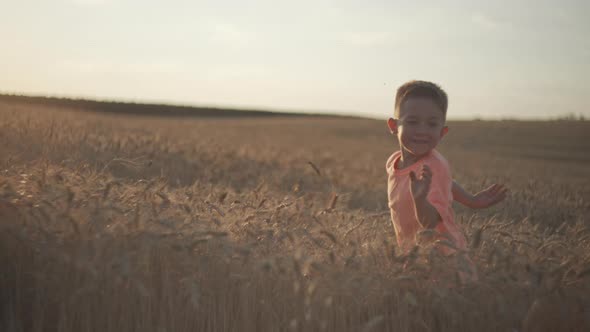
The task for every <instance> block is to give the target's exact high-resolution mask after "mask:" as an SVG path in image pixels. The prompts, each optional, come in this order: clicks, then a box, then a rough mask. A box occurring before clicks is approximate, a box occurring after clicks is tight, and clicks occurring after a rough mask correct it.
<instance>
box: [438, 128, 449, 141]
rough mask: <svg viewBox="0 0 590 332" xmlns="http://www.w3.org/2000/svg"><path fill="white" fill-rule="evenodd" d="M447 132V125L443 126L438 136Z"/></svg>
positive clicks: (441, 136)
mask: <svg viewBox="0 0 590 332" xmlns="http://www.w3.org/2000/svg"><path fill="white" fill-rule="evenodd" d="M448 132H449V127H447V126H444V127H443V129H441V131H440V138H443V137H444V136H445V135H446V134H447V133H448Z"/></svg>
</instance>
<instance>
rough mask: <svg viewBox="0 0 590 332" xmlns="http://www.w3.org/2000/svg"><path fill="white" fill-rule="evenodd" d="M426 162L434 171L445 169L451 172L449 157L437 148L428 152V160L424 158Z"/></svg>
mask: <svg viewBox="0 0 590 332" xmlns="http://www.w3.org/2000/svg"><path fill="white" fill-rule="evenodd" d="M424 163H425V164H427V165H428V166H430V168H431V169H432V170H433V171H435V170H436V171H445V172H446V173H449V174H450V172H451V166H450V165H449V162H448V161H447V159H446V158H445V157H444V156H443V155H442V154H441V153H440V152H438V151H436V150H432V151H431V152H430V153H429V154H428V156H427V157H426V160H424Z"/></svg>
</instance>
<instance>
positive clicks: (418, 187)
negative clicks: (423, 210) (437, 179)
mask: <svg viewBox="0 0 590 332" xmlns="http://www.w3.org/2000/svg"><path fill="white" fill-rule="evenodd" d="M431 180H432V171H431V170H430V167H428V165H423V166H422V169H421V170H420V178H418V177H416V173H414V172H410V192H411V193H412V197H414V200H418V199H425V198H426V196H428V192H429V191H430V182H431Z"/></svg>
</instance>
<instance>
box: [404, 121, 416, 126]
mask: <svg viewBox="0 0 590 332" xmlns="http://www.w3.org/2000/svg"><path fill="white" fill-rule="evenodd" d="M406 123H407V124H409V125H415V124H416V123H418V121H416V120H408V121H406Z"/></svg>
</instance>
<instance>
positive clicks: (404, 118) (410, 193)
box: [386, 81, 506, 255]
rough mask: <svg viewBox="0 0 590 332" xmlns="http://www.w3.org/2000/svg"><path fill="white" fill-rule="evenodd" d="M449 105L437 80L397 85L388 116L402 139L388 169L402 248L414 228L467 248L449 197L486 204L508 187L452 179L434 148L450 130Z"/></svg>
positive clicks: (443, 248) (391, 204)
mask: <svg viewBox="0 0 590 332" xmlns="http://www.w3.org/2000/svg"><path fill="white" fill-rule="evenodd" d="M447 105H448V99H447V94H446V93H445V92H444V91H443V90H442V89H441V88H440V87H439V86H438V85H436V84H434V83H431V82H426V81H410V82H407V83H405V84H403V85H402V86H401V87H399V89H398V90H397V93H396V96H395V111H394V118H390V119H389V120H388V121H387V125H388V127H389V129H390V131H391V133H392V134H395V135H396V136H397V138H398V140H399V145H400V150H399V151H397V152H395V153H393V154H392V155H391V157H389V160H387V163H386V169H387V173H388V181H387V192H388V199H389V208H390V211H391V220H392V223H393V227H394V229H395V235H396V238H397V242H398V245H399V247H400V249H401V250H402V251H403V252H408V251H409V250H410V249H411V248H412V247H413V246H414V245H415V244H416V234H417V233H418V232H420V231H422V230H425V229H433V230H436V231H437V232H438V233H439V234H440V236H439V237H438V238H439V239H443V240H448V241H451V245H452V246H454V247H456V248H458V249H459V250H463V249H466V248H467V241H466V240H465V236H464V235H463V233H462V232H461V230H460V229H459V227H458V226H457V225H456V224H455V220H454V213H453V208H452V203H453V199H455V200H457V201H458V202H460V203H462V204H464V205H466V206H469V207H472V208H484V207H488V206H491V205H493V204H496V203H498V202H500V201H501V200H502V199H504V197H505V194H506V188H504V187H503V186H500V185H493V186H491V187H489V188H487V189H485V190H483V191H481V192H479V193H478V194H476V195H471V194H469V193H467V192H466V191H465V190H464V189H463V188H462V187H461V186H460V185H458V184H456V183H454V182H453V179H452V177H451V170H450V167H449V164H448V162H447V161H446V160H445V158H444V157H443V156H442V155H441V154H440V153H439V152H438V151H436V150H435V148H436V146H437V145H438V143H439V142H440V140H441V139H442V138H443V136H444V135H446V133H447V132H448V130H449V129H448V128H447V126H446V125H445V122H446V113H447ZM439 250H440V251H441V252H442V253H443V254H445V255H448V254H451V253H453V252H454V251H455V250H454V249H452V247H451V246H442V245H440V246H439Z"/></svg>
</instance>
